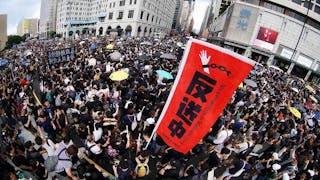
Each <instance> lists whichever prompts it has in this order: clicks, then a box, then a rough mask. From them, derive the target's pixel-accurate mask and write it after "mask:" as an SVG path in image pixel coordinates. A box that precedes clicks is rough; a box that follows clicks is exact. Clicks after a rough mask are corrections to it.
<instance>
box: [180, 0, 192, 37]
mask: <svg viewBox="0 0 320 180" xmlns="http://www.w3.org/2000/svg"><path fill="white" fill-rule="evenodd" d="M194 5H195V1H194V0H184V1H183V5H182V11H181V16H180V24H181V30H182V31H186V32H190V29H191V30H192V27H191V28H190V24H191V20H192V15H193V11H194ZM192 26H193V24H192Z"/></svg>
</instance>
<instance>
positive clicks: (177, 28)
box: [172, 0, 183, 32]
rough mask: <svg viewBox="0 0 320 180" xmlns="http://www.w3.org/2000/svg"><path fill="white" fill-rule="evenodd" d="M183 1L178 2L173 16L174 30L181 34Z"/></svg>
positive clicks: (178, 0) (177, 0)
mask: <svg viewBox="0 0 320 180" xmlns="http://www.w3.org/2000/svg"><path fill="white" fill-rule="evenodd" d="M182 5H183V0H176V9H175V12H174V16H173V22H172V30H173V31H175V32H179V31H180V30H181V25H180V17H181V11H182Z"/></svg>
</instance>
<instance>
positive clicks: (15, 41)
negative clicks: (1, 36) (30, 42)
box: [6, 35, 26, 49]
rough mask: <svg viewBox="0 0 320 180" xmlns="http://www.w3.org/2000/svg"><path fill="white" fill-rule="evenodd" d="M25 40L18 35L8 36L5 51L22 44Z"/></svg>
mask: <svg viewBox="0 0 320 180" xmlns="http://www.w3.org/2000/svg"><path fill="white" fill-rule="evenodd" d="M25 40H26V37H21V36H18V35H10V36H8V41H7V43H6V49H10V48H12V46H14V45H16V44H19V43H21V42H24V41H25Z"/></svg>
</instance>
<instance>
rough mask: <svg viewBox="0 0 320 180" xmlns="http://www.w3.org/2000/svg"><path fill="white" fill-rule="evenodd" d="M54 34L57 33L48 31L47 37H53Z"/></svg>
mask: <svg viewBox="0 0 320 180" xmlns="http://www.w3.org/2000/svg"><path fill="white" fill-rule="evenodd" d="M56 34H57V33H56V32H55V31H49V32H48V37H49V38H54V37H55V36H56Z"/></svg>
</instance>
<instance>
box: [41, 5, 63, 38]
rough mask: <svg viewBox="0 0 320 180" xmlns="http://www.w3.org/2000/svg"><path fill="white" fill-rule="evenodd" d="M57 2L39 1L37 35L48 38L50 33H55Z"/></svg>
mask: <svg viewBox="0 0 320 180" xmlns="http://www.w3.org/2000/svg"><path fill="white" fill-rule="evenodd" d="M57 3H58V0H41V10H40V21H39V33H40V36H41V37H48V35H49V33H50V32H56V21H57Z"/></svg>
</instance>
